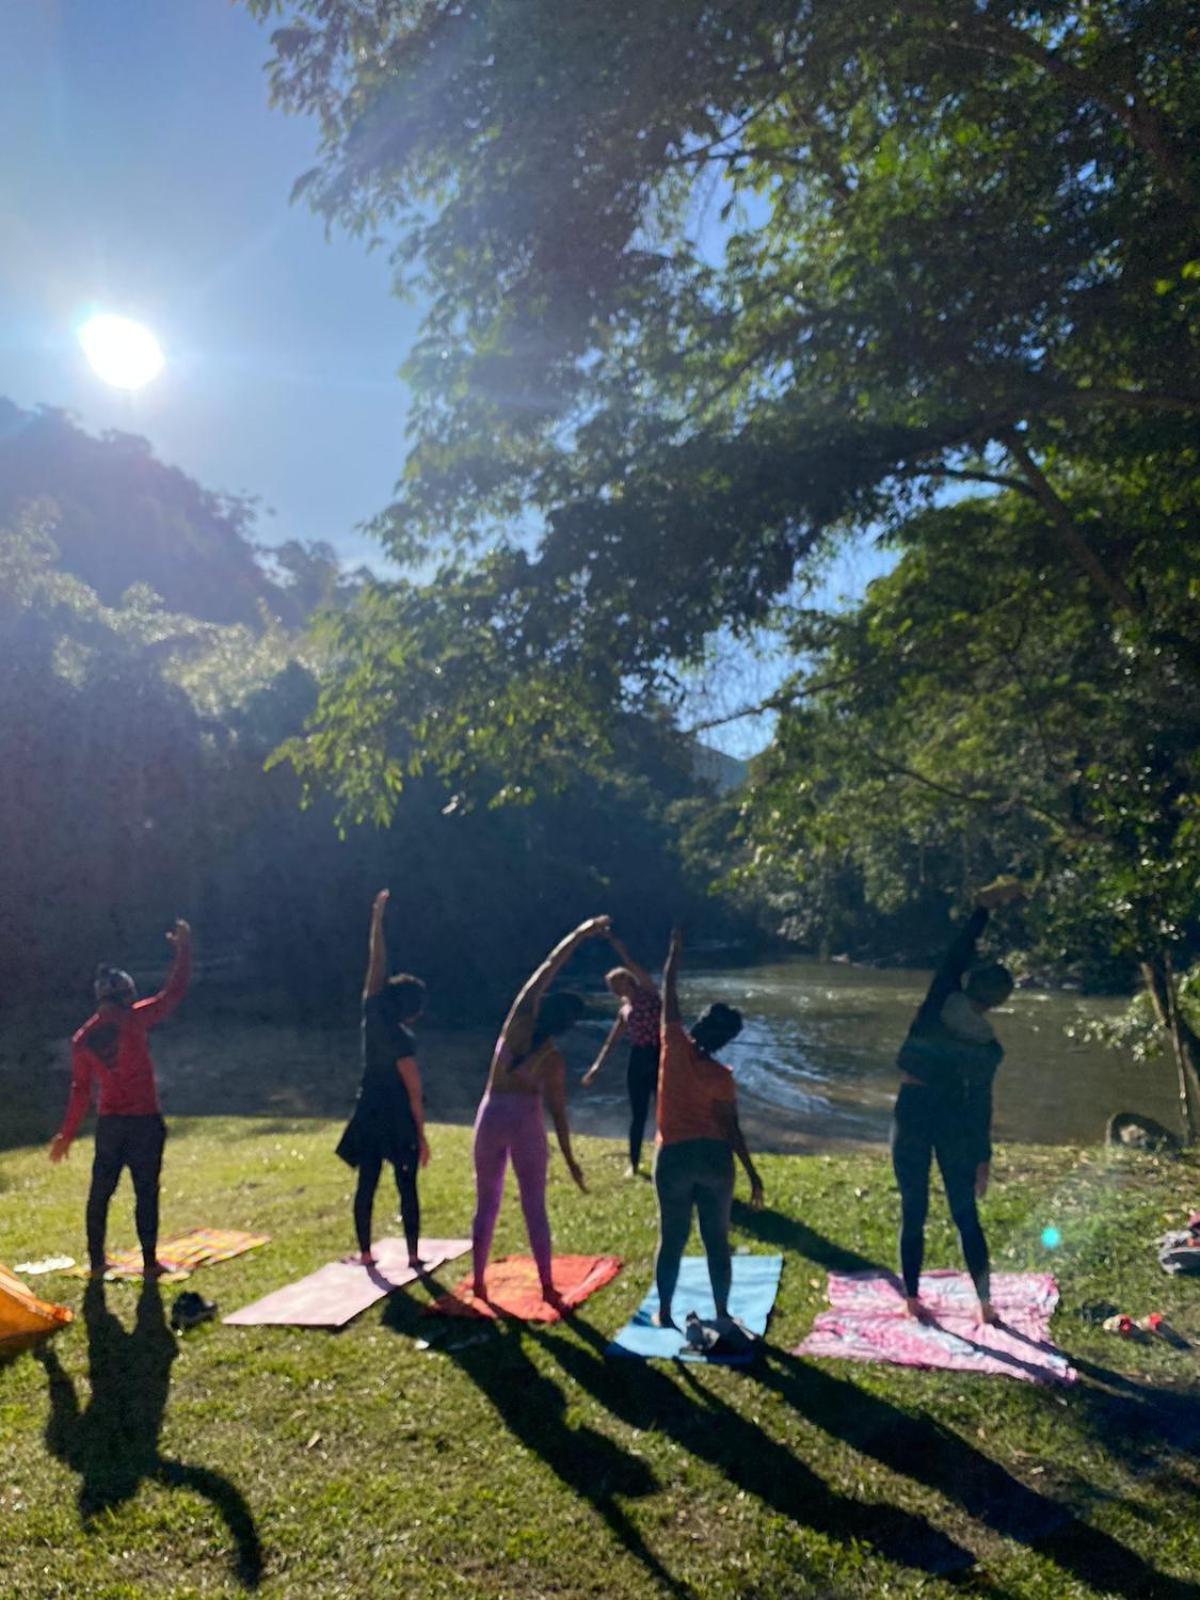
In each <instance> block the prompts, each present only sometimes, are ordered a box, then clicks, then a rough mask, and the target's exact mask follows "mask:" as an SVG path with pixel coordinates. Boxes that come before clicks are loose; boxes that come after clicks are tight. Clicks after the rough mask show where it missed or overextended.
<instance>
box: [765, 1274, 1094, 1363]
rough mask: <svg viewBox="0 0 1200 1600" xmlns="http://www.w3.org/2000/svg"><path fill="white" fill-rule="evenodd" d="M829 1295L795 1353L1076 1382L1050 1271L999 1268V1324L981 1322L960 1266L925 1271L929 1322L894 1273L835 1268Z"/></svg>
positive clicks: (995, 1298) (995, 1292) (995, 1290)
mask: <svg viewBox="0 0 1200 1600" xmlns="http://www.w3.org/2000/svg"><path fill="white" fill-rule="evenodd" d="M828 1293H829V1306H830V1309H829V1310H828V1311H822V1312H821V1313H820V1314H819V1315H818V1316H817V1319H816V1321H815V1322H814V1323H813V1327H812V1332H811V1333H810V1334H809V1335H808V1338H807V1339H805V1340H804V1342H803V1344H801V1345H799V1346H798V1347H797V1349H796V1351H795V1354H796V1355H802V1356H841V1357H843V1358H844V1359H846V1360H848V1361H884V1362H888V1363H890V1364H891V1365H893V1366H899V1367H945V1368H948V1369H949V1370H951V1371H954V1372H989V1373H995V1374H997V1375H999V1376H1003V1377H1009V1378H1020V1379H1022V1380H1023V1381H1024V1382H1026V1383H1074V1382H1075V1378H1076V1373H1075V1370H1074V1368H1073V1367H1072V1366H1071V1364H1070V1362H1069V1361H1068V1360H1067V1358H1066V1356H1065V1355H1064V1354H1063V1352H1062V1351H1061V1350H1059V1349H1058V1347H1057V1346H1056V1345H1055V1344H1053V1343H1052V1341H1051V1339H1050V1337H1049V1329H1050V1318H1051V1316H1052V1315H1053V1314H1054V1308H1055V1306H1057V1304H1058V1285H1057V1284H1056V1283H1055V1281H1054V1279H1053V1277H1051V1275H1050V1274H1049V1273H1048V1272H998V1273H996V1274H994V1276H993V1278H992V1304H993V1305H994V1306H995V1308H996V1310H997V1311H998V1312H999V1314H1000V1325H999V1326H998V1327H989V1326H987V1325H985V1324H984V1323H981V1322H980V1320H979V1306H978V1301H977V1300H976V1298H975V1290H974V1288H973V1286H972V1284H971V1280H970V1278H968V1277H967V1275H966V1274H965V1273H962V1272H927V1273H924V1274H923V1275H922V1277H921V1299H922V1301H923V1302H924V1304H925V1306H926V1307H927V1309H928V1311H929V1313H930V1320H929V1321H928V1322H925V1323H922V1322H918V1321H916V1320H915V1319H914V1318H912V1317H909V1316H908V1315H907V1313H906V1312H905V1309H904V1299H903V1291H902V1289H901V1286H900V1284H899V1282H898V1281H897V1280H896V1279H895V1278H894V1277H893V1276H892V1274H891V1273H888V1272H847V1273H837V1272H831V1273H830V1274H829V1287H828Z"/></svg>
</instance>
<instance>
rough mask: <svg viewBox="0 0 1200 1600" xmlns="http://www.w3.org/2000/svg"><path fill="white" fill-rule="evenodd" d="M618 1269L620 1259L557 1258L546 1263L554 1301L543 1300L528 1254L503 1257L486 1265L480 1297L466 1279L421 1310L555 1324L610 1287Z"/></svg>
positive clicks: (533, 1265) (442, 1314) (451, 1315)
mask: <svg viewBox="0 0 1200 1600" xmlns="http://www.w3.org/2000/svg"><path fill="white" fill-rule="evenodd" d="M620 1270H621V1258H620V1256H555V1257H554V1259H553V1261H552V1262H551V1265H550V1275H551V1280H552V1282H553V1284H554V1287H555V1290H556V1291H557V1295H558V1300H557V1303H556V1304H555V1303H551V1302H550V1301H548V1300H543V1298H542V1285H541V1282H540V1280H539V1278H538V1271H537V1267H536V1266H535V1264H534V1262H533V1259H532V1257H530V1256H505V1257H504V1258H503V1259H502V1260H500V1261H489V1262H488V1266H487V1271H486V1272H485V1273H484V1278H483V1284H484V1291H485V1293H484V1298H483V1299H482V1300H477V1299H476V1298H475V1296H474V1295H473V1294H472V1293H471V1279H470V1278H469V1277H468V1278H464V1279H463V1280H462V1282H461V1283H458V1284H456V1285H455V1287H454V1289H453V1290H452V1291H451V1292H450V1293H449V1294H444V1295H442V1297H441V1298H440V1299H439V1300H434V1301H433V1302H432V1304H430V1305H428V1306H426V1307H425V1315H426V1316H441V1317H515V1318H516V1319H517V1320H518V1321H520V1322H557V1321H558V1320H559V1319H560V1318H561V1316H562V1314H563V1312H564V1311H570V1310H573V1309H574V1307H575V1306H578V1305H582V1304H583V1302H584V1301H585V1300H586V1299H587V1297H588V1296H589V1295H591V1294H595V1292H596V1290H597V1289H602V1288H603V1287H604V1285H605V1284H606V1283H611V1282H612V1280H613V1279H614V1278H615V1277H616V1275H617V1273H618V1272H620Z"/></svg>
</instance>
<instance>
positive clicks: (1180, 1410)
mask: <svg viewBox="0 0 1200 1600" xmlns="http://www.w3.org/2000/svg"><path fill="white" fill-rule="evenodd" d="M1071 1364H1072V1365H1073V1366H1074V1368H1075V1370H1076V1371H1077V1372H1078V1373H1079V1375H1080V1377H1082V1378H1084V1379H1086V1380H1087V1381H1086V1383H1085V1384H1084V1385H1082V1386H1081V1388H1080V1390H1079V1392H1078V1396H1077V1404H1078V1406H1079V1409H1080V1411H1081V1413H1082V1420H1083V1423H1084V1426H1086V1428H1087V1429H1088V1432H1089V1433H1090V1434H1091V1436H1092V1438H1093V1439H1094V1440H1095V1441H1096V1443H1098V1444H1100V1445H1102V1446H1103V1447H1104V1448H1105V1449H1106V1450H1107V1451H1108V1452H1109V1453H1110V1454H1114V1455H1117V1456H1119V1457H1120V1460H1121V1462H1122V1464H1123V1465H1124V1466H1125V1467H1127V1468H1130V1469H1132V1470H1135V1471H1147V1472H1157V1473H1161V1472H1163V1471H1164V1466H1163V1461H1164V1452H1165V1451H1172V1452H1175V1453H1176V1454H1177V1455H1180V1456H1184V1457H1187V1458H1191V1459H1194V1458H1195V1457H1197V1456H1198V1455H1200V1395H1198V1394H1196V1392H1195V1391H1194V1390H1191V1389H1187V1390H1185V1389H1183V1388H1176V1387H1172V1386H1168V1385H1165V1384H1154V1383H1150V1382H1147V1381H1145V1380H1143V1379H1140V1378H1130V1377H1128V1376H1126V1375H1125V1374H1124V1373H1120V1372H1115V1371H1114V1370H1113V1369H1112V1368H1111V1367H1106V1366H1103V1365H1101V1364H1100V1363H1099V1362H1096V1361H1089V1360H1088V1359H1087V1358H1086V1357H1084V1356H1079V1355H1072V1356H1071Z"/></svg>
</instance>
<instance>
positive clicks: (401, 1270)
mask: <svg viewBox="0 0 1200 1600" xmlns="http://www.w3.org/2000/svg"><path fill="white" fill-rule="evenodd" d="M419 1248H420V1254H421V1260H422V1261H423V1262H424V1264H425V1265H424V1270H425V1271H426V1272H432V1271H433V1270H434V1269H435V1268H437V1267H439V1266H441V1264H442V1263H443V1262H444V1261H453V1260H454V1259H455V1257H456V1256H462V1255H465V1254H466V1253H467V1251H468V1250H469V1249H470V1248H471V1241H470V1240H469V1239H422V1240H421V1243H420V1246H419ZM373 1253H374V1256H375V1261H374V1263H373V1265H371V1266H369V1267H366V1266H363V1265H362V1263H361V1262H358V1261H330V1262H328V1263H327V1264H326V1265H325V1266H323V1267H319V1268H318V1269H317V1271H316V1272H310V1273H309V1275H308V1277H307V1278H301V1279H300V1281H299V1282H298V1283H289V1284H287V1285H286V1286H285V1287H284V1288H282V1289H276V1290H275V1291H274V1293H272V1294H268V1295H264V1297H263V1298H262V1299H261V1300H255V1301H254V1303H253V1304H252V1305H248V1306H243V1307H242V1309H241V1310H240V1311H234V1312H232V1313H231V1314H230V1315H229V1316H227V1317H224V1318H223V1319H222V1320H223V1321H225V1322H228V1323H231V1324H233V1325H234V1326H235V1327H243V1328H258V1327H287V1328H340V1327H342V1326H344V1324H346V1323H347V1322H349V1321H351V1319H352V1318H354V1317H357V1316H358V1315H359V1313H360V1312H363V1311H365V1310H366V1309H367V1307H368V1306H373V1305H374V1304H375V1302H376V1301H377V1300H382V1299H383V1297H384V1295H388V1294H391V1293H392V1292H393V1290H395V1289H403V1288H404V1286H405V1284H408V1283H412V1282H414V1281H415V1279H417V1278H418V1277H420V1275H421V1274H420V1272H418V1271H417V1270H416V1269H414V1268H412V1267H410V1266H409V1264H408V1246H407V1245H406V1244H405V1243H404V1241H403V1239H379V1240H377V1241H376V1243H375V1245H374V1246H373Z"/></svg>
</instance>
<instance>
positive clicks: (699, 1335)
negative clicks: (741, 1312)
mask: <svg viewBox="0 0 1200 1600" xmlns="http://www.w3.org/2000/svg"><path fill="white" fill-rule="evenodd" d="M684 1337H685V1338H686V1339H687V1342H688V1344H690V1345H691V1347H692V1349H693V1350H698V1351H700V1353H701V1354H702V1355H706V1356H746V1355H754V1354H756V1353H757V1351H758V1350H759V1349H760V1348H761V1345H762V1340H761V1339H760V1338H759V1337H758V1335H757V1334H756V1333H751V1331H750V1329H749V1328H748V1327H747V1326H746V1324H745V1323H744V1322H741V1321H739V1320H738V1318H737V1317H713V1318H712V1320H711V1321H708V1322H706V1321H704V1320H703V1319H702V1318H701V1317H700V1316H698V1315H697V1314H696V1312H694V1311H689V1312H688V1314H687V1320H686V1322H685V1324H684Z"/></svg>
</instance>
